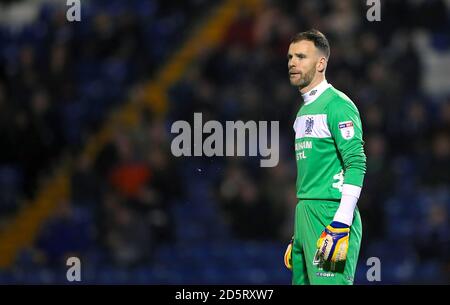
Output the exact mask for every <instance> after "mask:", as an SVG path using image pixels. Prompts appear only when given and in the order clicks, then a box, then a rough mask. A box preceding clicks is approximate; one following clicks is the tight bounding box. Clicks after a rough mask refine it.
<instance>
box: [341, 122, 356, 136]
mask: <svg viewBox="0 0 450 305" xmlns="http://www.w3.org/2000/svg"><path fill="white" fill-rule="evenodd" d="M339 130H340V131H341V135H342V137H343V138H344V139H346V140H350V139H351V138H353V136H354V135H355V129H354V128H353V122H352V121H345V122H339Z"/></svg>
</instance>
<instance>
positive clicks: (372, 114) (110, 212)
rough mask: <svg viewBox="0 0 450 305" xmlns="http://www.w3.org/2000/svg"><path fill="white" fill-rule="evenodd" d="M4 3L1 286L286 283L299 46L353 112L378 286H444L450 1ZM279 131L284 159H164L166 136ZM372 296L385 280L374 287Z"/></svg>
mask: <svg viewBox="0 0 450 305" xmlns="http://www.w3.org/2000/svg"><path fill="white" fill-rule="evenodd" d="M365 2H366V1H349V0H345V1H344V0H342V1H279V2H278V1H259V0H251V1H250V0H249V1H243V0H242V1H237V0H223V1H205V0H187V1H156V0H132V1H119V0H109V1H106V0H98V1H93V0H92V1H87V0H82V1H81V22H68V21H67V20H66V10H67V9H68V7H67V6H66V5H65V1H62V0H61V1H56V0H55V1H45V0H43V1H2V2H0V3H1V4H0V116H1V118H0V125H1V127H0V133H1V135H0V141H1V144H0V147H1V149H0V283H2V284H10V283H33V284H52V283H63V284H64V283H68V282H67V280H66V271H67V269H68V267H67V266H66V259H67V258H68V257H70V256H77V257H79V258H80V260H81V266H82V269H81V270H82V274H81V276H82V283H101V284H118V283H138V284H289V283H290V273H289V272H288V271H287V270H286V269H284V266H283V254H284V250H285V246H286V243H287V242H288V241H289V239H290V237H291V234H292V226H293V209H294V206H295V204H296V199H295V172H296V171H295V160H294V153H293V140H292V122H293V117H294V116H295V113H296V110H297V108H298V102H299V95H298V92H297V91H296V90H295V88H292V87H290V86H289V84H288V77H287V62H286V50H287V47H288V44H289V39H290V37H291V35H292V34H294V33H295V32H298V31H301V30H305V29H308V28H312V27H314V28H317V29H319V30H321V31H323V32H324V33H325V34H327V35H328V38H329V40H330V43H331V60H330V64H329V68H328V70H327V79H328V81H330V82H331V83H332V84H333V85H334V86H335V87H337V88H339V89H340V90H342V91H344V92H346V93H347V94H348V95H349V96H350V98H352V100H353V101H355V103H356V104H357V106H358V108H359V110H360V113H361V117H362V122H363V127H364V138H365V141H366V144H365V150H366V154H367V157H368V171H367V175H366V178H365V186H364V188H363V192H362V196H361V198H360V201H359V203H358V205H359V208H360V210H361V214H362V218H363V225H364V234H363V244H362V248H361V254H360V260H359V267H358V269H357V274H356V280H355V283H356V284H371V283H369V282H368V281H367V279H366V272H367V271H368V269H369V267H368V266H367V265H366V261H367V259H368V258H369V257H379V258H380V260H381V272H382V273H381V280H382V281H381V282H380V283H381V284H407V283H410V284H411V283H412V284H433V283H434V284H439V283H448V282H449V281H450V233H449V216H450V215H449V213H450V212H449V209H450V197H449V188H448V185H449V181H450V164H449V152H450V140H449V133H450V129H449V128H450V77H449V75H448V71H450V19H449V10H450V3H449V1H442V0H441V1H437V0H436V1H383V0H382V1H381V2H382V10H381V21H380V22H369V21H368V20H367V19H366V11H367V9H368V6H366V3H365ZM194 112H202V114H203V120H204V121H206V120H209V119H215V120H219V121H221V122H224V121H226V120H233V121H236V120H243V121H248V120H255V121H258V120H264V121H273V120H278V121H280V162H279V164H278V166H276V167H273V168H260V167H259V160H258V158H257V157H252V158H243V157H239V158H237V157H236V158H230V157H228V158H224V157H215V158H207V157H191V158H175V157H173V156H172V154H171V152H170V141H171V139H172V138H173V135H172V134H170V126H171V124H172V123H173V122H174V121H175V120H180V119H183V120H187V121H192V119H193V113H194ZM375 284H377V283H375Z"/></svg>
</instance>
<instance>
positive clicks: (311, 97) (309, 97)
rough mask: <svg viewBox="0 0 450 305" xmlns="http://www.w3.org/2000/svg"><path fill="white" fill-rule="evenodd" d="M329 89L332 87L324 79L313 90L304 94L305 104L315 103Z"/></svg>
mask: <svg viewBox="0 0 450 305" xmlns="http://www.w3.org/2000/svg"><path fill="white" fill-rule="evenodd" d="M329 87H331V85H330V84H329V83H328V82H327V80H326V79H323V80H322V82H320V83H319V84H317V85H316V86H314V87H312V88H311V90H309V91H307V92H305V93H303V94H302V98H303V102H304V104H305V105H308V104H311V103H312V102H314V101H315V100H316V99H317V98H318V97H319V96H320V95H321V94H322V93H323V92H324V91H325V90H327V89H328V88H329Z"/></svg>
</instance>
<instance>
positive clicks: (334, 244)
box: [317, 221, 350, 271]
mask: <svg viewBox="0 0 450 305" xmlns="http://www.w3.org/2000/svg"><path fill="white" fill-rule="evenodd" d="M349 233H350V227H349V226H348V225H346V224H343V223H340V222H338V221H333V222H332V223H331V224H330V225H328V226H327V227H326V228H325V230H324V231H323V232H322V234H321V235H320V238H319V240H318V241H317V248H318V252H317V256H318V257H317V258H318V260H319V264H320V265H322V266H323V267H324V268H325V269H328V268H329V269H330V270H331V271H338V269H339V271H340V269H341V268H342V269H343V267H344V266H345V261H346V259H347V251H348V242H349Z"/></svg>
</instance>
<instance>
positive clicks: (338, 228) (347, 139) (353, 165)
mask: <svg viewBox="0 0 450 305" xmlns="http://www.w3.org/2000/svg"><path fill="white" fill-rule="evenodd" d="M327 118H328V127H329V129H330V131H331V134H332V136H333V139H334V141H335V143H336V147H337V149H338V151H339V154H340V157H341V159H342V162H343V168H344V184H343V187H342V197H341V202H340V204H339V208H338V210H337V211H336V213H335V215H334V218H333V221H332V222H331V224H330V225H328V226H327V227H326V228H325V229H324V231H323V232H322V234H321V235H320V237H319V240H318V241H317V248H318V249H319V252H318V256H319V259H320V260H321V262H322V264H323V263H324V262H329V263H331V264H330V269H331V270H332V271H337V270H338V268H340V265H342V263H345V261H346V259H347V251H348V245H349V234H350V226H351V225H352V222H353V214H354V210H355V207H356V203H357V201H358V199H359V195H360V193H361V187H362V185H363V180H364V175H365V173H366V155H365V154H364V149H363V145H364V141H363V139H362V124H361V119H360V117H359V113H358V110H357V109H356V106H355V105H354V104H353V103H351V102H350V101H347V100H345V99H339V100H335V101H332V102H331V103H330V104H329V107H328V115H327Z"/></svg>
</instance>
